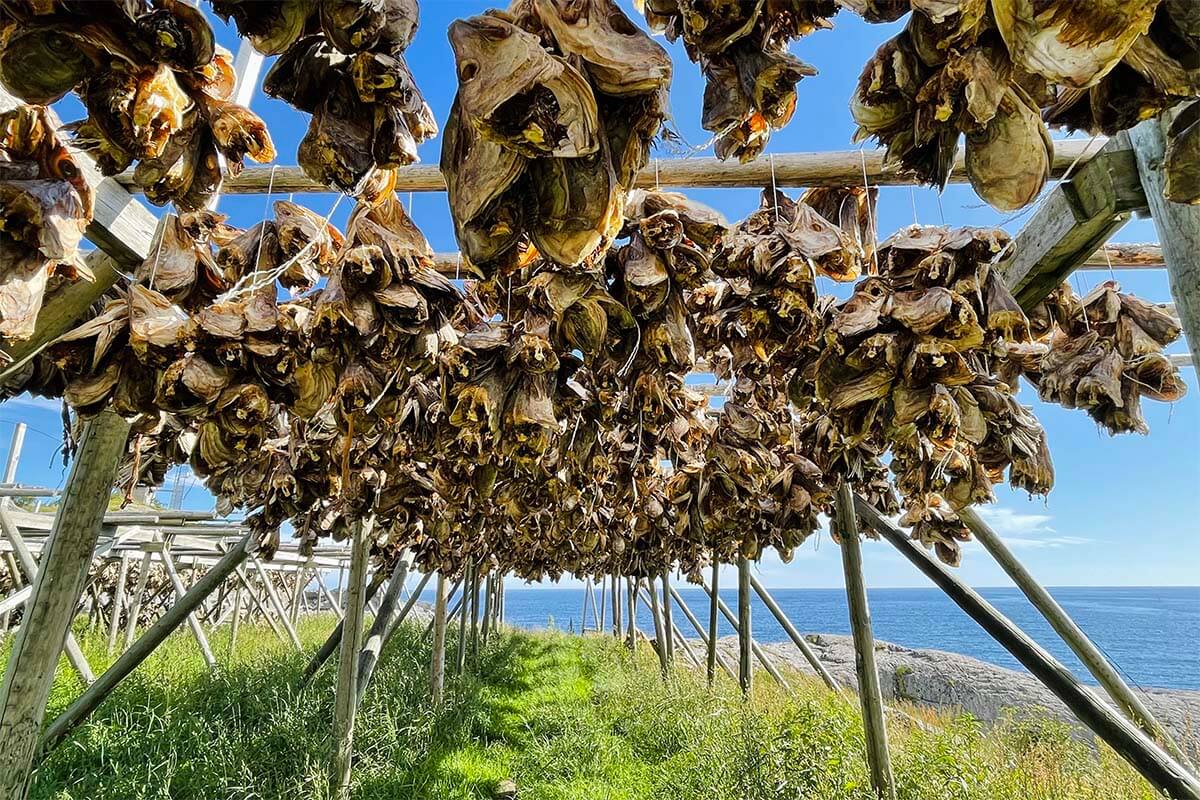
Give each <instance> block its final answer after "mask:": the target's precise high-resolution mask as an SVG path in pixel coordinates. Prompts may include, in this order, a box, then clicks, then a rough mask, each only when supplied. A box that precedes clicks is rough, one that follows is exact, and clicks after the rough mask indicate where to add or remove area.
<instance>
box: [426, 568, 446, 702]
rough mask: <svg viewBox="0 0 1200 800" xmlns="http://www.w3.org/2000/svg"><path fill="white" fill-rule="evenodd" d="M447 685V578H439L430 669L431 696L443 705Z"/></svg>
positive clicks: (434, 604) (435, 598)
mask: <svg viewBox="0 0 1200 800" xmlns="http://www.w3.org/2000/svg"><path fill="white" fill-rule="evenodd" d="M445 683H446V578H445V576H444V575H442V573H441V572H438V576H437V588H436V589H435V590H434V601H433V656H432V663H431V664H430V668H429V694H430V695H431V696H432V697H433V702H434V703H441V702H442V696H443V694H444V690H445Z"/></svg>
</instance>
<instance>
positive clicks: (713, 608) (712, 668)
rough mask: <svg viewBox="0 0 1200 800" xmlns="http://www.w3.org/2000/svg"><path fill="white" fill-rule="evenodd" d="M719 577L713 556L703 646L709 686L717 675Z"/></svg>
mask: <svg viewBox="0 0 1200 800" xmlns="http://www.w3.org/2000/svg"><path fill="white" fill-rule="evenodd" d="M720 577H721V564H720V562H718V561H717V560H716V558H714V559H713V563H712V596H711V597H710V598H709V600H708V641H706V642H705V646H706V647H707V649H708V653H707V656H708V658H707V660H706V667H707V669H706V670H705V674H706V675H707V677H708V685H709V686H712V685H713V681H714V680H716V677H717V668H716V660H717V626H718V624H719V623H720V618H719V617H718V614H720V611H718V610H717V597H719V595H718V591H719V587H720Z"/></svg>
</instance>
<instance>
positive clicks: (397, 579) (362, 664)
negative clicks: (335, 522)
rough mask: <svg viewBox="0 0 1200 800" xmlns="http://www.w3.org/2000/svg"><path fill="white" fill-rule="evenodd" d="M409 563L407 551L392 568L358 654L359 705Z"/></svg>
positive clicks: (397, 602)
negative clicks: (381, 598)
mask: <svg viewBox="0 0 1200 800" xmlns="http://www.w3.org/2000/svg"><path fill="white" fill-rule="evenodd" d="M408 565H409V557H408V552H407V551H406V552H404V553H401V554H400V558H399V559H398V560H397V561H396V566H395V567H394V568H393V569H392V577H391V578H390V579H389V580H388V587H387V590H386V591H385V592H384V593H383V602H382V603H380V604H379V614H377V615H376V616H375V619H374V620H372V622H371V629H370V630H369V631H368V632H367V638H366V639H365V640H364V641H363V645H362V652H361V653H359V656H358V678H357V679H356V681H355V691H356V692H357V694H356V697H355V703H357V704H359V705H361V704H362V699H363V695H364V694H365V693H366V691H367V684H368V683H370V682H371V675H373V674H374V672H375V667H376V666H377V665H378V664H379V656H380V653H381V652H382V651H383V637H384V634H386V633H387V629H388V628H389V627H391V624H392V621H393V618H394V616H395V614H396V609H397V606H399V604H400V592H401V591H403V589H404V582H405V581H406V580H407V579H408ZM380 572H382V570H380Z"/></svg>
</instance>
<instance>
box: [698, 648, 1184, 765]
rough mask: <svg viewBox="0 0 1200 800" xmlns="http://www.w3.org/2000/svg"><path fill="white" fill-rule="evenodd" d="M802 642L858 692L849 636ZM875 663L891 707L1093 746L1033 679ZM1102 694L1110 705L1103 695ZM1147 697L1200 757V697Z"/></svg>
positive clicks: (915, 660)
mask: <svg viewBox="0 0 1200 800" xmlns="http://www.w3.org/2000/svg"><path fill="white" fill-rule="evenodd" d="M804 638H805V639H806V640H807V641H808V642H809V644H811V645H812V648H813V650H814V651H815V652H816V654H817V657H818V658H819V659H820V660H821V662H822V663H823V664H824V665H825V666H826V667H827V668H828V669H829V671H830V672H831V673H832V674H833V676H834V678H836V679H837V680H838V681H840V682H841V683H842V684H844V685H846V686H852V687H856V686H857V678H856V675H855V671H854V645H853V642H852V641H851V639H850V637H849V636H836V635H831V634H809V635H807V636H805V637H804ZM693 646H694V648H699V649H697V650H696V652H697V653H699V652H702V650H703V647H702V645H701V644H700V642H698V641H697V642H694V643H693ZM719 646H720V648H721V652H722V653H723V654H724V655H725V657H726V659H727V660H729V663H730V664H736V663H737V639H736V638H735V637H726V638H723V639H721V640H720V641H719ZM762 648H763V650H765V651H766V653H767V656H768V658H771V659H773V660H774V661H775V663H777V664H784V665H786V666H788V667H789V668H791V669H794V670H797V671H799V672H803V673H806V674H809V675H815V674H816V673H815V672H814V671H813V669H812V667H810V666H809V664H808V662H807V661H806V660H805V659H804V656H803V655H801V653H800V651H799V650H798V649H797V648H796V647H795V645H793V644H792V643H791V642H787V643H775V644H762ZM875 659H876V663H877V665H878V668H879V678H880V683H881V684H882V687H883V693H884V699H885V700H906V701H909V702H912V703H916V704H919V705H923V706H930V707H933V708H938V709H945V710H948V711H955V710H957V711H966V712H968V713H970V714H971V715H973V716H974V717H976V718H978V719H980V720H983V721H984V722H993V721H995V720H996V719H999V718H1000V717H1001V716H1003V715H1006V714H1011V715H1014V716H1016V717H1018V718H1020V717H1022V716H1028V715H1035V716H1037V715H1049V716H1050V717H1053V718H1055V719H1059V720H1062V721H1063V722H1066V723H1068V724H1070V725H1071V726H1072V727H1073V728H1074V729H1075V730H1076V731H1077V732H1078V733H1079V735H1080V736H1081V738H1088V733H1087V731H1086V729H1085V728H1084V727H1083V725H1082V723H1080V722H1079V721H1078V720H1077V719H1076V718H1075V716H1074V715H1073V714H1072V713H1071V712H1070V711H1069V710H1068V709H1067V707H1066V706H1065V705H1063V704H1062V702H1061V701H1060V700H1058V698H1056V697H1055V696H1054V695H1053V694H1051V693H1050V691H1049V690H1047V689H1046V688H1045V687H1044V686H1042V684H1041V683H1039V682H1038V680H1037V679H1036V678H1034V677H1033V676H1032V675H1029V674H1028V673H1025V672H1017V671H1015V670H1011V669H1005V668H1004V667H999V666H996V665H995V664H989V663H987V662H986V661H980V660H979V659H976V658H971V657H970V656H964V655H961V654H959V653H948V652H944V651H941V650H915V649H913V648H910V647H903V646H901V645H897V644H892V643H890V642H876V643H875ZM1096 691H1097V692H1098V693H1100V694H1101V696H1102V697H1104V698H1105V699H1107V695H1104V694H1103V692H1102V691H1101V690H1099V689H1097V690H1096ZM1142 694H1143V697H1144V698H1145V701H1146V705H1147V706H1148V707H1149V708H1150V710H1151V712H1152V713H1153V714H1154V715H1155V716H1156V717H1157V718H1158V720H1159V721H1160V722H1161V723H1162V724H1163V726H1164V727H1166V728H1167V731H1168V732H1169V733H1170V735H1171V736H1172V737H1173V738H1174V739H1175V741H1176V742H1179V743H1180V745H1181V746H1183V747H1185V748H1186V749H1188V750H1189V751H1191V752H1192V753H1194V754H1195V755H1197V756H1200V691H1189V690H1185V689H1145V690H1144V691H1143V692H1142Z"/></svg>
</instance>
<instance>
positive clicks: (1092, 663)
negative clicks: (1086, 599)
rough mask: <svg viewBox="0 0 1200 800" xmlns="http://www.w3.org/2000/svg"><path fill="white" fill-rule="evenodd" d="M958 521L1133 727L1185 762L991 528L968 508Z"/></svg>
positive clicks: (1147, 711) (1096, 650) (1137, 699)
mask: <svg viewBox="0 0 1200 800" xmlns="http://www.w3.org/2000/svg"><path fill="white" fill-rule="evenodd" d="M959 517H960V518H962V521H963V522H964V523H965V524H966V526H967V527H968V528H970V529H971V533H973V534H975V538H976V539H978V540H979V543H980V544H982V545H983V546H984V549H986V550H987V551H988V552H989V553H991V555H992V558H994V559H996V563H998V564H999V565H1000V567H1001V568H1002V569H1003V570H1004V572H1005V573H1006V574H1007V575H1008V577H1009V578H1011V579H1012V581H1013V583H1015V584H1016V585H1017V588H1019V589H1020V590H1021V591H1022V592H1023V593H1024V595H1025V597H1027V598H1028V599H1029V602H1030V603H1031V604H1032V605H1033V607H1034V608H1036V609H1037V610H1038V611H1040V612H1041V614H1042V617H1043V618H1044V619H1045V620H1046V621H1047V622H1049V623H1050V627H1052V628H1054V630H1055V632H1056V633H1057V634H1058V635H1059V637H1061V638H1062V640H1063V641H1064V642H1066V644H1067V646H1068V647H1070V648H1071V652H1073V653H1075V655H1076V656H1077V657H1078V658H1079V660H1080V661H1081V662H1082V663H1083V665H1084V666H1085V667H1087V669H1088V672H1090V673H1092V676H1093V677H1094V678H1095V679H1096V681H1097V682H1099V684H1100V685H1101V686H1103V687H1104V690H1105V691H1106V692H1108V695H1109V697H1111V698H1112V699H1113V700H1114V701H1115V702H1116V704H1117V708H1118V709H1120V710H1121V712H1122V713H1124V714H1125V716H1126V717H1128V718H1129V719H1130V720H1131V721H1132V722H1133V723H1134V724H1136V725H1137V726H1138V727H1140V728H1141V729H1142V730H1144V731H1145V732H1146V733H1147V734H1149V735H1150V736H1151V737H1152V738H1154V739H1157V740H1158V741H1159V742H1161V743H1162V744H1163V746H1164V747H1165V748H1166V750H1167V751H1168V752H1169V753H1170V754H1171V755H1172V756H1174V757H1175V758H1176V759H1178V760H1179V761H1180V762H1183V763H1187V756H1186V755H1185V754H1184V753H1183V751H1182V750H1181V749H1180V747H1179V746H1178V745H1177V744H1176V743H1175V742H1174V741H1173V740H1172V739H1171V737H1170V736H1169V735H1168V734H1167V732H1166V730H1165V729H1164V728H1163V727H1162V725H1160V724H1159V722H1158V720H1156V719H1155V718H1154V714H1152V713H1151V711H1150V709H1149V708H1147V707H1146V704H1145V703H1143V702H1142V700H1141V698H1140V697H1138V696H1137V695H1136V694H1134V693H1133V690H1132V689H1130V688H1129V685H1128V684H1127V683H1125V681H1123V680H1122V679H1121V676H1120V675H1118V674H1117V671H1116V670H1115V669H1113V667H1112V665H1111V664H1110V663H1109V662H1108V659H1107V658H1105V657H1104V654H1103V653H1101V652H1100V648H1098V647H1096V645H1094V644H1092V641H1091V640H1090V639H1088V637H1087V635H1086V634H1085V633H1084V632H1083V631H1082V630H1081V629H1080V627H1079V626H1078V625H1076V624H1075V620H1073V619H1071V617H1070V615H1068V614H1067V612H1066V611H1064V610H1063V608H1062V606H1060V605H1059V604H1058V602H1057V601H1056V600H1055V599H1054V598H1053V597H1051V596H1050V593H1049V592H1047V591H1046V590H1045V589H1044V588H1042V585H1041V584H1040V583H1038V582H1037V580H1036V579H1035V578H1034V577H1033V576H1032V575H1031V574H1029V571H1028V570H1026V569H1025V567H1024V566H1023V565H1022V564H1021V562H1020V561H1018V560H1017V558H1016V556H1014V555H1013V554H1012V551H1011V550H1009V549H1008V547H1007V546H1006V545H1005V544H1004V542H1003V541H1002V540H1001V539H1000V537H999V536H998V535H997V534H996V532H995V531H993V530H992V529H991V527H990V526H989V525H988V524H987V523H986V522H984V521H983V519H981V518H980V516H979V515H978V514H977V513H975V510H974V509H972V508H964V509H962V512H961V513H960V514H959Z"/></svg>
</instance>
